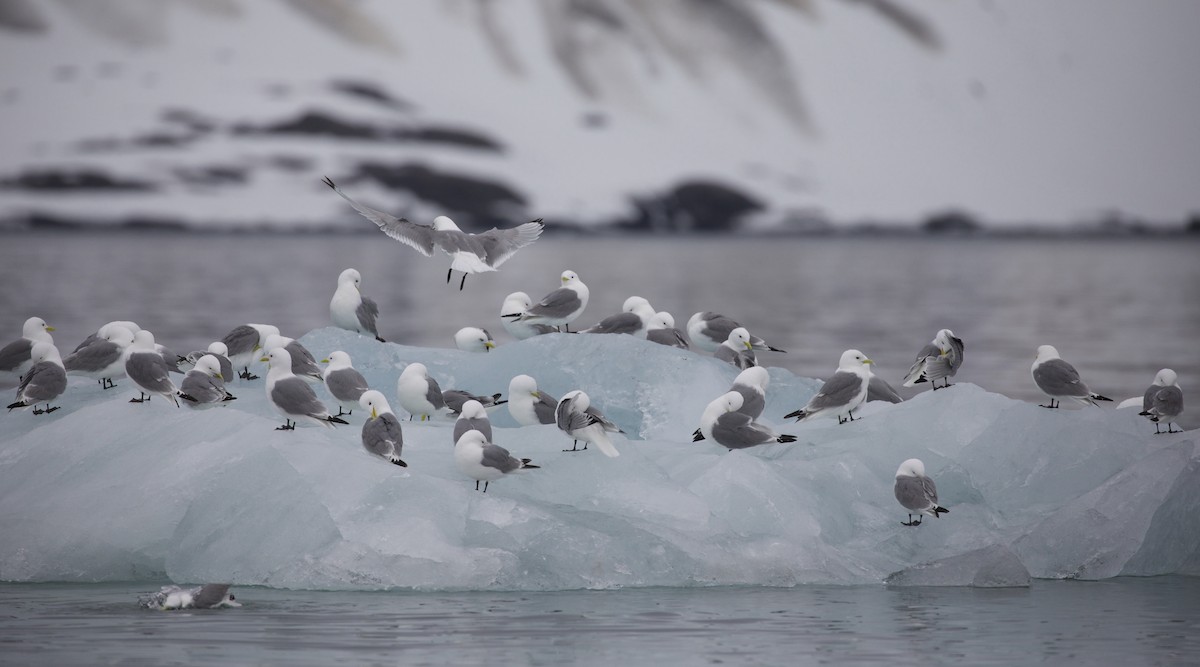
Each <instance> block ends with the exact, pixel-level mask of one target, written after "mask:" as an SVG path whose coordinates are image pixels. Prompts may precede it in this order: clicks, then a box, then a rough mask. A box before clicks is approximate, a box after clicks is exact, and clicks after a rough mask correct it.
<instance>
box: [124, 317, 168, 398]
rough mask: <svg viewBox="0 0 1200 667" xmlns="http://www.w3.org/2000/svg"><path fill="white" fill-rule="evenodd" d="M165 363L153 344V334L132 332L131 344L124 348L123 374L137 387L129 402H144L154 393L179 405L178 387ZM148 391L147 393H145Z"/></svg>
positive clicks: (143, 330) (146, 331)
mask: <svg viewBox="0 0 1200 667" xmlns="http://www.w3.org/2000/svg"><path fill="white" fill-rule="evenodd" d="M170 372H171V369H170V366H168V365H167V362H166V360H165V359H164V358H163V356H162V353H160V352H159V351H158V350H157V349H156V348H155V344H154V334H152V333H150V331H148V330H146V329H142V330H141V331H138V332H137V333H135V334H133V344H132V345H130V346H129V347H128V348H126V349H125V374H126V375H128V376H129V379H130V380H133V383H134V384H136V385H137V386H138V388H139V391H138V397H137V398H131V399H129V402H130V403H145V402H146V401H149V400H150V397H151V396H153V395H154V394H158V395H159V396H164V397H166V398H168V399H170V400H171V402H172V403H174V404H175V407H179V399H178V398H177V397H178V396H179V393H180V392H179V388H178V387H176V386H175V383H174V382H172V381H171V376H170ZM147 392H149V393H147Z"/></svg>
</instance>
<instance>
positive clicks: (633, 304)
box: [579, 296, 655, 338]
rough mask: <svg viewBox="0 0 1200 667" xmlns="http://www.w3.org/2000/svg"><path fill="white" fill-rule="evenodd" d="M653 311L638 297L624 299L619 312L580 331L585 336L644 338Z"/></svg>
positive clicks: (648, 303) (645, 301)
mask: <svg viewBox="0 0 1200 667" xmlns="http://www.w3.org/2000/svg"><path fill="white" fill-rule="evenodd" d="M654 314H655V313H654V309H653V308H651V307H650V302H649V301H647V300H645V299H643V298H642V297H640V296H631V297H629V298H628V299H625V303H624V304H623V305H622V306H621V312H619V313H617V314H616V315H609V316H608V317H606V318H604V319H602V320H600V322H599V323H598V324H596V325H594V326H590V327H588V328H586V329H583V330H581V331H580V332H579V333H587V334H630V335H633V336H638V337H640V338H645V337H646V327H647V326H648V325H649V324H650V320H651V319H652V318H653V317H654Z"/></svg>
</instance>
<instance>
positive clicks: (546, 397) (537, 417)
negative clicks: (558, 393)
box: [508, 375, 558, 426]
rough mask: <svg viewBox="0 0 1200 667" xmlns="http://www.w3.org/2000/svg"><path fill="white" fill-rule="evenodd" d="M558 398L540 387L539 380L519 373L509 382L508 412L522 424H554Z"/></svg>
mask: <svg viewBox="0 0 1200 667" xmlns="http://www.w3.org/2000/svg"><path fill="white" fill-rule="evenodd" d="M557 407H558V399H557V398H554V397H553V396H551V395H550V394H547V393H546V392H544V391H541V390H540V389H538V386H537V380H534V379H533V378H532V377H531V376H528V375H517V376H515V377H513V379H512V380H510V381H509V383H508V413H509V414H510V415H512V418H513V420H515V421H516V422H517V423H518V424H520V425H521V426H537V425H538V424H554V423H555V419H554V410H555V408H557Z"/></svg>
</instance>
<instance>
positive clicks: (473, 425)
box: [453, 401, 492, 442]
mask: <svg viewBox="0 0 1200 667" xmlns="http://www.w3.org/2000/svg"><path fill="white" fill-rule="evenodd" d="M467 431H479V432H480V433H482V434H483V438H484V439H485V440H487V441H488V442H491V441H492V422H491V421H490V420H489V419H488V416H487V411H485V410H484V409H483V406H482V405H480V403H479V401H467V402H466V403H463V406H462V410H461V411H459V413H458V421H456V422H454V438H453V442H458V439H459V438H461V437H462V436H463V434H464V433H466V432H467Z"/></svg>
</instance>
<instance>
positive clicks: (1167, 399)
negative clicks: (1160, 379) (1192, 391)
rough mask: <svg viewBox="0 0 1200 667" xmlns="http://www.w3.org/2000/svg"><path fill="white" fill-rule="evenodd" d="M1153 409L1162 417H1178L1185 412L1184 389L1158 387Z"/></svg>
mask: <svg viewBox="0 0 1200 667" xmlns="http://www.w3.org/2000/svg"><path fill="white" fill-rule="evenodd" d="M1157 389H1158V391H1157V392H1155V393H1154V399H1153V405H1151V408H1150V409H1151V410H1152V411H1153V412H1154V414H1156V415H1159V416H1162V417H1177V416H1179V414H1180V413H1181V412H1183V390H1182V389H1180V388H1179V387H1157Z"/></svg>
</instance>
